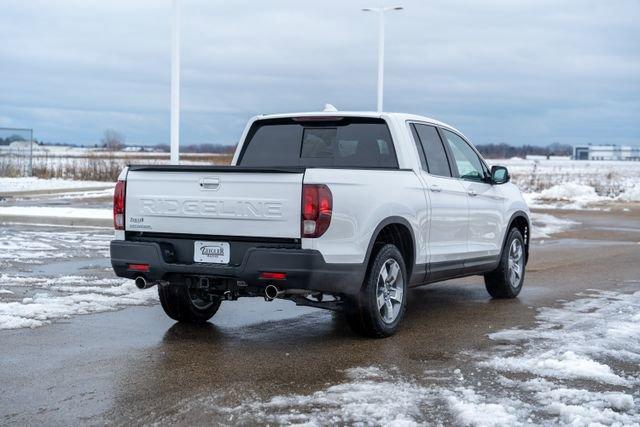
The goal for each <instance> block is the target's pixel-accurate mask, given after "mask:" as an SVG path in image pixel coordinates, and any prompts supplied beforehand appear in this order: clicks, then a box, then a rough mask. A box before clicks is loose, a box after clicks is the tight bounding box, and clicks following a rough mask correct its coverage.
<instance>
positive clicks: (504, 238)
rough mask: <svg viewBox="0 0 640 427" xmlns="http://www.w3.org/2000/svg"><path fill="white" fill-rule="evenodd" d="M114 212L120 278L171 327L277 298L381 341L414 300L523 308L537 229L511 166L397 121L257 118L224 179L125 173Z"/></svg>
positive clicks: (428, 125)
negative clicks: (468, 294) (477, 281)
mask: <svg viewBox="0 0 640 427" xmlns="http://www.w3.org/2000/svg"><path fill="white" fill-rule="evenodd" d="M113 214H114V226H115V229H116V233H115V240H113V241H112V242H111V263H112V266H113V269H114V270H115V272H116V274H117V275H118V276H121V277H127V278H131V279H135V281H136V285H138V287H141V288H144V287H149V286H152V285H158V292H159V295H160V302H161V304H162V307H163V308H164V310H165V312H166V313H167V314H168V315H169V316H170V317H171V318H173V319H175V320H178V321H183V322H206V321H207V320H209V319H210V318H211V317H212V316H213V315H214V314H215V313H216V311H217V310H218V308H219V306H220V303H221V301H223V300H236V299H237V298H238V297H244V296H260V297H264V298H265V299H266V300H273V299H275V298H284V299H288V300H291V301H293V302H295V303H296V304H298V305H307V306H313V307H319V308H326V309H330V310H343V311H344V312H345V313H346V317H347V319H348V322H349V324H350V325H351V326H352V327H353V329H354V330H355V331H357V332H359V333H362V334H364V335H367V336H373V337H384V336H389V335H391V334H393V333H394V332H395V331H396V330H397V328H398V325H399V323H400V321H401V319H402V317H403V315H404V312H405V309H406V304H407V289H408V288H410V287H414V286H420V285H424V284H427V283H432V282H437V281H442V280H446V279H451V278H455V277H462V276H471V275H484V282H485V285H486V288H487V290H488V292H489V294H491V296H493V297H495V298H513V297H515V296H517V295H518V293H519V292H520V289H521V287H522V283H523V280H524V273H525V265H526V262H527V258H528V253H529V237H530V230H531V223H530V219H529V217H530V214H529V210H528V208H527V205H526V203H525V202H524V200H523V198H522V196H521V194H520V191H519V190H518V188H517V187H516V186H515V185H513V184H511V183H509V174H508V171H507V170H506V168H504V167H500V166H494V167H492V168H489V167H488V166H487V164H486V163H485V161H484V160H483V159H482V157H481V156H480V154H478V152H477V151H476V149H475V148H474V147H473V145H471V144H470V143H469V142H468V140H467V139H466V138H465V137H464V136H463V135H462V134H461V133H460V132H458V131H457V130H456V129H454V128H453V127H451V126H449V125H446V124H444V123H441V122H439V121H436V120H432V119H429V118H426V117H421V116H416V115H409V114H398V113H368V112H365V113H360V112H358V113H352V112H335V111H332V112H311V113H296V114H278V115H268V116H258V117H255V118H253V119H252V120H250V121H249V123H248V124H247V126H246V129H245V131H244V133H243V135H242V138H241V142H240V144H239V145H238V148H237V150H236V152H235V155H234V157H233V161H232V165H231V166H187V165H184V166H148V165H147V166H129V167H128V168H126V169H125V170H123V171H122V173H121V175H120V177H119V180H118V183H117V185H116V190H115V195H114V210H113Z"/></svg>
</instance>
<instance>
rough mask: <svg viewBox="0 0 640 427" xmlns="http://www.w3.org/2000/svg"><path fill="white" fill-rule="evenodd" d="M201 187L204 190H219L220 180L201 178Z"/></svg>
mask: <svg viewBox="0 0 640 427" xmlns="http://www.w3.org/2000/svg"><path fill="white" fill-rule="evenodd" d="M200 187H201V188H202V189H203V190H217V189H218V188H219V187H220V178H201V179H200Z"/></svg>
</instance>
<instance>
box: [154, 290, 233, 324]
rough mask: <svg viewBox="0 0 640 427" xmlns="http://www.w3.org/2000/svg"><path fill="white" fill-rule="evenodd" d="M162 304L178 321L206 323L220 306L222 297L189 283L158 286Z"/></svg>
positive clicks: (169, 314) (171, 316) (168, 314)
mask: <svg viewBox="0 0 640 427" xmlns="http://www.w3.org/2000/svg"><path fill="white" fill-rule="evenodd" d="M158 295H159V296H160V304H161V305H162V308H163V309H164V312H165V313H167V316H169V317H170V318H172V319H173V320H177V321H178V322H187V323H204V322H206V321H207V320H209V319H211V318H212V317H213V315H214V314H216V312H217V311H218V308H220V302H221V301H220V298H218V297H215V296H212V295H207V294H204V293H202V292H200V291H198V290H197V289H195V288H190V287H189V286H188V283H187V284H180V285H176V284H169V285H160V286H158Z"/></svg>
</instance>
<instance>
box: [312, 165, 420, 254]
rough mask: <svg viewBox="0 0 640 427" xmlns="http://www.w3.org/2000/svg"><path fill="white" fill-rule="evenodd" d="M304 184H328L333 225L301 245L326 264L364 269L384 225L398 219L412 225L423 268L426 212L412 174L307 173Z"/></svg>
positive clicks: (365, 170) (315, 171)
mask: <svg viewBox="0 0 640 427" xmlns="http://www.w3.org/2000/svg"><path fill="white" fill-rule="evenodd" d="M304 183H305V184H326V185H327V186H328V187H329V188H330V190H331V193H332V195H333V215H332V218H331V225H330V226H329V229H328V230H327V232H326V233H325V234H324V235H323V236H322V237H320V238H316V239H302V247H303V248H306V249H316V250H319V251H320V253H322V255H323V257H324V259H325V261H326V262H328V263H362V262H364V260H365V256H366V253H367V249H368V246H369V242H370V241H371V238H372V237H373V233H374V231H375V229H376V227H377V226H378V224H380V223H381V222H382V221H384V220H385V219H387V218H389V217H394V216H395V217H402V218H404V219H406V220H407V222H408V223H409V224H410V225H411V227H412V229H413V230H412V231H413V235H414V238H415V240H416V241H415V242H414V243H415V247H416V262H418V263H424V262H426V250H427V248H426V242H427V236H426V234H425V233H426V231H425V230H427V229H428V227H427V226H426V225H427V221H428V211H427V203H426V199H425V193H424V190H423V187H422V184H421V183H420V180H419V179H418V177H417V176H416V175H415V173H414V172H413V171H412V170H375V169H308V170H307V171H306V173H305V176H304Z"/></svg>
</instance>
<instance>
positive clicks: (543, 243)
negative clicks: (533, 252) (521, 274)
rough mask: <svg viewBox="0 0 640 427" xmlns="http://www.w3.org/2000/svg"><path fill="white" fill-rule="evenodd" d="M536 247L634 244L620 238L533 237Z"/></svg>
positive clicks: (533, 243)
mask: <svg viewBox="0 0 640 427" xmlns="http://www.w3.org/2000/svg"><path fill="white" fill-rule="evenodd" d="M531 243H532V245H533V246H535V247H536V249H540V248H544V247H549V246H552V247H558V246H574V247H585V246H586V247H594V246H616V245H635V244H637V243H635V242H628V241H620V240H587V239H535V240H532V241H531Z"/></svg>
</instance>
